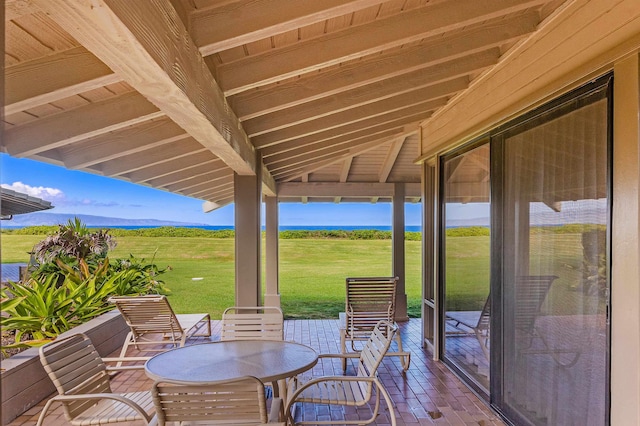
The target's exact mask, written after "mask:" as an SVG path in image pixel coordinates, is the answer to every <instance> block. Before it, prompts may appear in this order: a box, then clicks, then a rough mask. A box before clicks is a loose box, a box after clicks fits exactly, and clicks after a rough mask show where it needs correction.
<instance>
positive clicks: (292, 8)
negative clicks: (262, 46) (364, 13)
mask: <svg viewBox="0 0 640 426" xmlns="http://www.w3.org/2000/svg"><path fill="white" fill-rule="evenodd" d="M376 3H380V0H322V1H317V0H241V1H236V2H233V3H227V4H222V5H221V6H219V7H213V8H205V9H200V10H198V11H196V12H194V13H192V14H191V16H190V20H191V34H192V36H193V39H194V42H195V43H196V45H197V46H198V48H199V49H200V52H201V53H202V54H203V55H204V56H207V55H211V54H213V53H215V52H219V51H221V50H226V49H231V48H233V47H238V46H242V45H243V44H248V43H252V42H255V41H257V40H261V39H265V38H269V37H272V36H274V35H276V34H279V33H283V32H287V31H289V30H292V29H296V28H300V27H304V26H307V25H311V24H314V23H316V22H321V21H325V20H327V19H330V18H333V17H337V16H340V15H346V14H348V13H351V12H353V11H355V10H358V9H362V8H365V7H368V6H371V5H372V4H376ZM238 22H242V25H238Z"/></svg>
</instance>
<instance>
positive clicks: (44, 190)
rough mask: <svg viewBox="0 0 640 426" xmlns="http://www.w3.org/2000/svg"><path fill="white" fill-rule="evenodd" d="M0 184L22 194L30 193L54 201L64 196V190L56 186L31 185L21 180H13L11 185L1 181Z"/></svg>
mask: <svg viewBox="0 0 640 426" xmlns="http://www.w3.org/2000/svg"><path fill="white" fill-rule="evenodd" d="M0 186H2V187H3V188H7V189H11V190H13V191H16V192H20V193H22V194H27V195H31V196H32V197H38V198H42V199H43V200H47V201H56V200H60V199H63V198H64V192H62V191H61V190H60V189H57V188H48V187H45V186H31V185H27V184H26V183H22V182H13V183H12V184H11V185H9V184H6V183H3V184H1V185H0Z"/></svg>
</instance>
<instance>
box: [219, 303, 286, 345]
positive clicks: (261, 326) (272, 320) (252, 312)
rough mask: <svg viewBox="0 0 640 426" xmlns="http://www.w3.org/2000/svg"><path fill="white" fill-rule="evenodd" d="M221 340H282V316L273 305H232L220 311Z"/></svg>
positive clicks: (278, 309) (280, 311) (279, 310)
mask: <svg viewBox="0 0 640 426" xmlns="http://www.w3.org/2000/svg"><path fill="white" fill-rule="evenodd" d="M220 339H221V340H284V316H283V314H282V310H281V309H280V308H278V307H275V306H258V307H241V306H233V307H230V308H227V309H225V310H224V312H223V313H222V333H221V337H220Z"/></svg>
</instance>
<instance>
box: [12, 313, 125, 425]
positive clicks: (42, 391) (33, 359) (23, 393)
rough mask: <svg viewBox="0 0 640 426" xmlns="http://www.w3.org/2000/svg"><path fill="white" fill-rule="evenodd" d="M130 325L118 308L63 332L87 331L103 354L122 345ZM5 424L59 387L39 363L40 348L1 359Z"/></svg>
mask: <svg viewBox="0 0 640 426" xmlns="http://www.w3.org/2000/svg"><path fill="white" fill-rule="evenodd" d="M128 332H129V327H127V324H126V323H125V322H124V319H123V318H122V316H121V315H120V312H118V310H117V309H115V310H113V311H111V312H107V313H106V314H103V315H101V316H99V317H97V318H94V319H92V320H91V321H89V322H87V323H85V324H82V325H81V326H78V327H75V328H74V329H73V330H69V331H67V332H65V333H63V334H62V335H61V336H68V335H70V334H75V333H84V334H86V335H87V336H89V338H90V339H91V341H92V342H93V345H94V346H95V347H96V349H97V350H98V353H99V354H100V355H101V356H103V357H104V356H108V355H110V354H111V353H113V352H114V351H115V350H117V349H119V348H121V347H122V345H123V343H124V339H125V337H126V335H127V333H128ZM1 367H2V372H1V373H0V383H1V386H2V392H1V393H2V424H3V425H6V424H8V423H9V422H11V421H12V420H13V419H15V418H16V417H17V416H19V415H20V414H22V413H24V412H25V411H27V410H28V409H29V408H31V407H33V406H34V405H36V404H38V403H39V402H40V401H42V400H43V399H45V398H47V397H48V396H49V395H51V394H52V393H54V392H55V391H56V389H55V387H54V386H53V383H52V382H51V380H50V379H49V377H48V376H47V374H46V373H45V371H44V368H42V364H40V358H39V356H38V348H31V349H27V350H26V351H23V352H20V353H19V354H17V355H14V356H12V357H11V358H9V359H7V360H4V361H2V365H1Z"/></svg>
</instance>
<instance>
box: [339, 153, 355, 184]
mask: <svg viewBox="0 0 640 426" xmlns="http://www.w3.org/2000/svg"><path fill="white" fill-rule="evenodd" d="M351 163H353V157H349V158H346V159H345V160H344V164H343V165H342V169H341V170H340V182H343V183H344V182H346V181H347V179H348V178H349V171H350V170H351Z"/></svg>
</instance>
